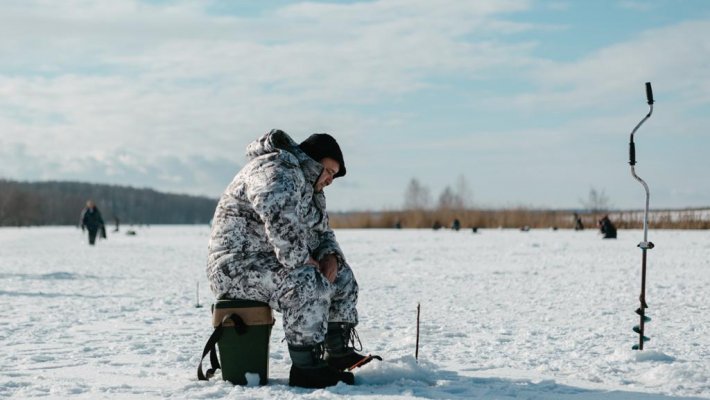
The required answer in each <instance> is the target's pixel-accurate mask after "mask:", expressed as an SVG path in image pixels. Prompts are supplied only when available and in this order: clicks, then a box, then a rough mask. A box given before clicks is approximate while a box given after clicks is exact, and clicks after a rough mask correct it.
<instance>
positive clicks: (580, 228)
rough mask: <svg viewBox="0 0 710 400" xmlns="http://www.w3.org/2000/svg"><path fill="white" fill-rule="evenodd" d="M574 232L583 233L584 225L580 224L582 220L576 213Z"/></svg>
mask: <svg viewBox="0 0 710 400" xmlns="http://www.w3.org/2000/svg"><path fill="white" fill-rule="evenodd" d="M574 230H575V231H583V230H584V224H582V218H581V217H580V216H579V214H577V213H574Z"/></svg>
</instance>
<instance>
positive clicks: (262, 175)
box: [246, 160, 309, 268]
mask: <svg viewBox="0 0 710 400" xmlns="http://www.w3.org/2000/svg"><path fill="white" fill-rule="evenodd" d="M284 164H286V163H284V162H282V161H281V162H280V161H279V160H273V161H269V162H268V163H265V164H263V165H261V166H260V168H258V169H255V171H254V173H253V176H252V177H250V179H249V184H248V185H247V191H246V195H247V198H248V200H249V202H250V203H251V205H252V207H253V208H254V211H256V213H257V214H258V215H259V217H260V218H261V220H262V222H263V223H264V229H265V231H266V236H267V239H268V240H269V243H271V245H272V246H273V248H274V253H276V258H277V259H278V260H279V262H280V263H281V264H282V265H283V266H285V267H286V268H295V267H297V266H300V265H303V264H304V263H305V261H306V260H307V259H308V255H309V252H308V244H307V235H306V230H305V226H304V225H303V224H302V223H301V222H300V219H299V217H298V214H297V212H296V210H297V209H298V207H299V201H300V200H301V195H300V194H301V191H302V189H303V185H304V179H303V177H302V176H300V175H299V174H300V169H298V167H297V166H292V165H290V164H289V165H284Z"/></svg>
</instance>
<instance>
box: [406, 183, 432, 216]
mask: <svg viewBox="0 0 710 400" xmlns="http://www.w3.org/2000/svg"><path fill="white" fill-rule="evenodd" d="M430 205H431V194H430V192H429V188H427V187H426V186H424V185H422V184H421V183H419V181H418V180H417V179H415V178H412V180H411V181H409V185H407V190H406V191H405V192H404V209H405V210H424V209H427V208H429V206H430Z"/></svg>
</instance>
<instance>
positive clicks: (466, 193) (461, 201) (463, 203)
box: [455, 174, 473, 210]
mask: <svg viewBox="0 0 710 400" xmlns="http://www.w3.org/2000/svg"><path fill="white" fill-rule="evenodd" d="M455 193H456V198H457V201H458V204H456V206H457V207H458V208H459V209H462V210H464V209H468V208H471V207H472V206H473V192H472V191H471V187H470V186H469V184H468V180H467V179H466V177H465V176H464V175H463V174H462V175H459V177H458V178H457V179H456V192H455Z"/></svg>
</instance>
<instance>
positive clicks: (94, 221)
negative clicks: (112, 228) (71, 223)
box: [79, 200, 106, 246]
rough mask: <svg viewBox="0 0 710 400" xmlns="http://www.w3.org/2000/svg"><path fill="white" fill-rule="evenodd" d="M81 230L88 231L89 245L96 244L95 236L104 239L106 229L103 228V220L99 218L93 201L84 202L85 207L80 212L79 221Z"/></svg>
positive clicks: (99, 212) (99, 215) (99, 213)
mask: <svg viewBox="0 0 710 400" xmlns="http://www.w3.org/2000/svg"><path fill="white" fill-rule="evenodd" d="M79 223H80V224H81V230H82V231H84V230H88V231H89V244H90V245H92V246H93V245H94V243H96V235H97V234H99V233H100V234H101V237H102V238H104V239H105V238H106V228H105V227H104V219H103V218H101V211H99V209H98V208H97V207H96V204H94V202H93V201H91V200H89V201H87V202H86V207H84V209H83V210H82V211H81V218H80V220H79Z"/></svg>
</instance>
